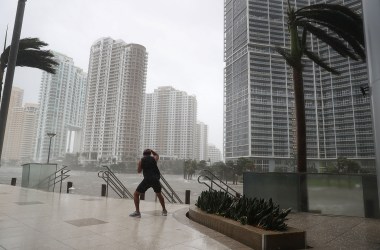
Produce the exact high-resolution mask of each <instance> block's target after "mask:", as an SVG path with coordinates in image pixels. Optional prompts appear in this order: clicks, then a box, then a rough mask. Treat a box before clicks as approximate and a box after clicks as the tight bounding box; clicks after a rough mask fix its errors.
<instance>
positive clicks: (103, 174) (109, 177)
mask: <svg viewBox="0 0 380 250" xmlns="http://www.w3.org/2000/svg"><path fill="white" fill-rule="evenodd" d="M103 167H105V168H106V169H107V170H105V171H99V172H98V177H99V178H102V179H103V180H104V181H105V182H106V184H107V189H106V196H108V187H111V188H112V190H113V191H115V193H116V194H117V195H118V196H119V197H120V198H131V199H133V195H132V194H131V192H129V191H128V189H127V188H126V187H125V186H124V184H123V183H122V182H121V181H120V180H119V178H117V177H116V175H115V174H114V173H113V172H112V171H111V169H110V168H109V167H108V166H103Z"/></svg>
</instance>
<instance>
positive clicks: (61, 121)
mask: <svg viewBox="0 0 380 250" xmlns="http://www.w3.org/2000/svg"><path fill="white" fill-rule="evenodd" d="M53 53H54V59H55V60H56V61H57V62H58V63H59V65H58V66H57V68H56V74H50V73H46V72H43V73H42V79H41V87H40V96H39V114H38V125H37V141H36V148H35V159H36V160H37V161H38V162H45V161H46V160H47V158H48V152H49V145H50V138H49V136H47V133H54V134H56V135H55V136H54V137H53V138H52V140H51V145H50V146H51V150H50V159H51V160H54V159H58V158H62V157H64V156H65V154H66V153H68V152H70V148H71V147H72V144H73V143H74V141H73V140H72V139H73V138H72V137H73V136H72V135H73V132H75V133H77V135H78V136H76V138H75V140H77V141H78V140H80V136H79V135H80V133H81V130H82V127H83V118H84V107H85V93H86V79H87V74H86V73H85V72H83V70H82V69H80V68H78V67H77V66H75V65H74V61H73V59H72V58H70V57H68V56H65V55H63V54H60V53H57V52H53Z"/></svg>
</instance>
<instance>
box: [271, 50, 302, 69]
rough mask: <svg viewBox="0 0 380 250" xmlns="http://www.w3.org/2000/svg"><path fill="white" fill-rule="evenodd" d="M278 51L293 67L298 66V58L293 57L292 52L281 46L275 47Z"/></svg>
mask: <svg viewBox="0 0 380 250" xmlns="http://www.w3.org/2000/svg"><path fill="white" fill-rule="evenodd" d="M274 49H275V50H276V52H277V53H279V54H280V55H281V56H282V57H283V58H284V59H285V61H286V63H287V64H289V65H290V66H291V67H296V66H297V65H296V60H294V58H293V57H292V55H291V54H290V52H289V51H288V50H286V49H283V48H280V47H275V48H274Z"/></svg>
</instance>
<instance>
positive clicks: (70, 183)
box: [67, 181, 73, 193]
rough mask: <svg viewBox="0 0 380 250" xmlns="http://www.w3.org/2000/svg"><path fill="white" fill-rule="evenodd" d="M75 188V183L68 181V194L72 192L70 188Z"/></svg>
mask: <svg viewBox="0 0 380 250" xmlns="http://www.w3.org/2000/svg"><path fill="white" fill-rule="evenodd" d="M72 186H73V183H72V182H71V181H68V182H67V193H69V192H70V190H69V188H71V187H72Z"/></svg>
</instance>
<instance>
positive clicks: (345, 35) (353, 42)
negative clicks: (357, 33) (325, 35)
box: [296, 21, 366, 61]
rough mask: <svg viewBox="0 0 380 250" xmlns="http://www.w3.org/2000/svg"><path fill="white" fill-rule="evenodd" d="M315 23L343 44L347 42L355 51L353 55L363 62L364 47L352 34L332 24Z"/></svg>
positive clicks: (364, 56)
mask: <svg viewBox="0 0 380 250" xmlns="http://www.w3.org/2000/svg"><path fill="white" fill-rule="evenodd" d="M302 22H304V21H302ZM315 23H316V24H320V25H323V26H325V27H326V28H328V29H330V30H331V31H332V32H334V33H335V34H336V35H338V36H339V37H340V38H342V40H344V41H345V42H347V43H348V44H349V45H350V46H351V47H352V49H353V50H354V51H355V53H356V54H357V55H358V56H359V57H360V58H361V59H362V60H363V61H364V60H365V58H366V55H365V49H364V45H362V44H360V42H359V41H358V40H359V39H357V37H354V36H352V34H351V33H350V31H349V30H347V31H346V30H341V29H340V27H337V26H335V25H333V24H328V23H319V22H315ZM296 24H299V21H298V22H296ZM300 25H301V24H300Z"/></svg>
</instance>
